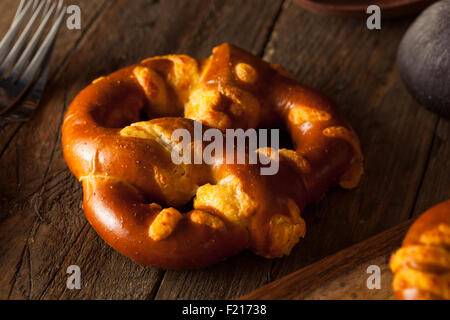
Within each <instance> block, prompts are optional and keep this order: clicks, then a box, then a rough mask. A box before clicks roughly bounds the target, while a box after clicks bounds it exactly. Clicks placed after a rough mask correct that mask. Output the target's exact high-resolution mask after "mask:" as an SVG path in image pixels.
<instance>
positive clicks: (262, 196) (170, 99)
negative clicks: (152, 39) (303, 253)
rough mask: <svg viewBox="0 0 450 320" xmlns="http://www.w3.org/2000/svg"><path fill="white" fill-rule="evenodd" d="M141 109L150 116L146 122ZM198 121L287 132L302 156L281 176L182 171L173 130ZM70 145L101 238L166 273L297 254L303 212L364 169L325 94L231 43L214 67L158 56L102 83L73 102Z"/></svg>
mask: <svg viewBox="0 0 450 320" xmlns="http://www.w3.org/2000/svg"><path fill="white" fill-rule="evenodd" d="M143 112H145V113H146V114H147V115H148V117H149V118H150V119H152V120H149V121H141V122H139V121H140V119H142V118H141V115H142V113H143ZM193 120H197V121H200V122H202V123H203V124H204V125H206V126H209V127H214V128H218V129H221V130H224V129H226V128H243V129H247V128H261V127H263V128H270V127H275V128H277V127H283V128H285V129H286V130H288V131H289V133H290V135H291V137H292V141H293V144H294V146H296V150H295V151H294V150H288V149H281V150H279V171H278V173H277V174H276V175H273V176H263V175H261V174H260V171H259V169H260V167H261V165H260V164H256V165H254V164H226V163H225V162H224V161H222V162H223V163H221V162H220V161H217V162H216V163H214V164H213V165H206V164H181V165H175V164H174V163H173V162H172V161H171V157H170V154H171V150H172V149H173V148H174V147H175V145H176V142H177V141H172V139H171V137H172V132H173V131H174V130H175V129H178V128H184V129H186V130H188V131H189V132H191V133H193V123H194V121H193ZM130 124H131V125H130ZM62 143H63V150H64V156H65V159H66V161H67V163H68V166H69V168H70V170H71V171H72V172H73V174H74V175H75V176H76V177H77V178H78V179H80V180H81V181H82V183H83V189H84V204H83V209H84V211H85V213H86V216H87V218H88V220H89V222H90V223H91V224H92V226H93V227H94V228H95V230H96V231H97V232H98V233H99V235H100V236H101V237H102V238H103V239H104V240H105V241H106V242H107V243H109V244H110V245H111V246H112V247H113V248H115V249H116V250H118V251H119V252H121V253H122V254H124V255H126V256H128V257H130V258H132V259H133V260H135V261H137V262H138V263H141V264H145V265H154V266H160V267H164V268H175V269H184V268H196V267H204V266H207V265H210V264H213V263H215V262H218V261H220V260H223V259H225V258H227V257H229V256H230V255H232V254H235V253H237V252H239V251H241V250H243V249H247V248H249V249H251V250H252V251H254V252H255V253H257V254H259V255H262V256H265V257H268V258H272V257H280V256H282V255H285V254H289V252H290V251H291V249H292V247H293V246H294V245H295V244H296V243H297V242H298V241H299V238H300V237H303V236H304V235H305V231H306V228H305V222H304V220H303V219H302V218H301V216H300V212H301V210H303V208H304V207H305V205H306V204H307V203H309V202H311V201H315V200H318V199H320V198H321V197H322V196H323V194H324V193H325V191H326V189H327V188H328V187H329V185H330V184H332V183H333V182H335V181H336V182H339V183H340V184H341V186H343V187H344V188H353V187H355V186H356V185H357V184H358V182H359V179H360V175H361V174H362V160H363V159H362V154H361V151H360V147H359V141H358V138H357V137H356V135H355V133H354V132H353V130H352V128H351V127H350V126H349V124H348V123H347V122H346V121H345V120H344V119H343V117H342V116H341V115H340V114H339V112H338V110H337V109H336V108H335V106H334V105H333V104H332V103H331V102H330V101H329V100H328V99H327V98H325V97H324V96H322V95H321V94H319V93H317V92H315V91H313V90H312V89H310V88H307V87H305V86H302V85H300V84H298V83H297V82H295V81H294V80H293V79H292V77H291V76H290V75H289V74H288V73H287V72H286V71H284V70H283V69H282V68H281V67H279V66H277V65H270V64H268V63H266V62H264V61H262V60H260V59H258V58H257V57H254V56H253V55H251V54H249V53H247V52H245V51H243V50H241V49H238V48H236V47H233V46H231V45H229V44H223V45H221V46H218V47H216V48H215V49H214V50H213V54H212V56H211V57H209V58H208V59H206V60H202V61H199V60H195V59H193V58H191V57H189V56H185V55H168V56H162V57H155V58H150V59H147V60H144V61H142V63H140V64H138V65H134V66H130V67H127V68H124V69H122V70H119V71H117V72H115V73H113V74H111V75H109V76H106V77H102V78H99V79H97V80H95V81H94V82H93V83H92V84H91V85H90V86H88V87H87V88H85V89H84V90H83V91H82V92H81V93H80V94H79V95H78V96H77V97H76V98H75V99H74V101H73V102H72V104H71V106H70V108H69V110H68V112H67V114H66V117H65V120H64V124H63V136H62ZM204 147H205V145H203V147H202V148H204ZM258 152H262V153H264V154H265V155H266V156H270V155H271V154H272V152H276V150H273V149H270V148H269V149H265V150H258ZM247 156H248V154H247ZM193 198H194V201H193V208H194V209H193V210H191V211H189V212H187V213H181V212H180V211H182V208H183V207H185V206H186V204H188V203H189V202H190V201H191V200H192V199H193ZM158 203H160V204H158Z"/></svg>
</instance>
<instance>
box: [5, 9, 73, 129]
mask: <svg viewBox="0 0 450 320" xmlns="http://www.w3.org/2000/svg"><path fill="white" fill-rule="evenodd" d="M55 9H56V10H55ZM41 12H43V15H42V19H41V23H40V24H39V25H38V26H37V24H36V20H37V18H38V17H39V15H40V13H41ZM54 12H56V14H55V17H54V19H53V24H52V26H51V28H50V31H49V33H48V35H47V36H46V38H45V39H44V41H43V42H42V44H41V45H40V47H39V48H38V49H37V45H38V43H39V41H40V39H41V38H42V36H43V33H44V30H45V28H46V27H47V26H48V22H49V20H50V17H51V16H52V14H53V13H54ZM65 12H66V8H65V7H63V0H59V2H58V4H56V3H55V2H53V1H51V0H42V1H41V0H28V1H27V0H21V2H20V4H19V8H18V9H17V12H16V15H15V18H14V20H13V23H12V24H11V27H10V29H9V31H8V32H7V33H6V35H5V36H4V38H3V40H2V41H1V42H0V63H1V65H0V77H2V78H1V79H0V117H2V119H1V120H0V128H1V127H2V126H4V125H5V124H6V123H8V122H10V121H25V120H27V119H29V118H30V117H31V115H32V114H33V111H34V110H35V109H36V107H37V105H38V104H39V101H40V98H41V95H42V92H43V89H44V88H45V85H46V83H47V79H48V74H49V67H50V57H51V53H52V51H53V50H52V49H53V44H54V41H55V39H56V35H57V32H58V30H59V27H60V26H61V23H62V20H63V18H64V15H65ZM27 16H30V19H29V20H28V23H27V24H26V26H25V27H24V29H23V31H22V33H21V35H20V36H19V37H18V39H17V41H16V43H15V44H14V46H13V47H12V48H11V49H10V51H9V53H8V50H9V48H10V45H11V43H12V41H13V39H14V38H15V37H16V36H17V34H18V32H19V30H20V28H21V27H22V26H23V24H24V23H25V20H26V17H27ZM33 27H37V29H36V32H35V33H34V35H33V37H32V38H31V40H30V41H29V42H28V44H27V45H26V48H25V49H24V50H23V48H24V47H25V44H26V43H27V41H28V39H29V38H30V37H31V34H32V30H33ZM5 55H6V58H4V59H3V57H4V56H5ZM19 56H20V57H19ZM30 60H31V61H30ZM29 89H30V90H29ZM28 91H29V94H28V96H27V97H26V99H25V101H24V102H23V103H22V104H20V105H17V107H14V106H15V105H16V104H17V103H18V101H19V100H20V99H21V98H22V97H23V96H24V95H25V94H26V93H27V92H28ZM13 107H14V108H13ZM11 108H13V109H11ZM10 109H11V110H10ZM8 110H10V111H9V112H8Z"/></svg>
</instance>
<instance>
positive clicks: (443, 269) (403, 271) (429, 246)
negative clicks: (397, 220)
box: [390, 200, 450, 300]
mask: <svg viewBox="0 0 450 320" xmlns="http://www.w3.org/2000/svg"><path fill="white" fill-rule="evenodd" d="M390 266H391V270H392V272H394V281H393V284H392V286H393V289H394V292H395V295H396V297H397V298H398V299H401V300H436V299H439V300H441V299H445V300H450V200H448V201H446V202H443V203H441V204H439V205H437V206H434V207H433V208H431V209H429V210H428V211H427V212H425V213H424V214H423V215H422V216H421V217H420V218H419V219H417V221H416V222H415V223H414V224H413V225H412V226H411V228H410V229H409V231H408V234H407V235H406V237H405V239H404V240H403V246H402V248H401V249H399V250H398V251H397V252H396V253H395V254H393V255H392V257H391V262H390Z"/></svg>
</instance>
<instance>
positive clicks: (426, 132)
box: [265, 1, 437, 279]
mask: <svg viewBox="0 0 450 320" xmlns="http://www.w3.org/2000/svg"><path fill="white" fill-rule="evenodd" d="M410 22H411V19H402V20H398V21H385V22H383V24H382V30H379V31H369V30H368V29H367V28H366V25H365V20H358V19H344V18H336V17H334V18H333V17H324V16H319V15H313V14H310V13H308V12H306V11H305V10H303V9H302V8H300V7H298V6H296V5H295V3H293V2H292V1H288V2H286V4H285V7H284V9H283V12H282V14H281V15H280V19H279V21H278V22H277V24H276V26H275V28H274V32H273V35H272V38H271V40H270V42H269V44H268V47H267V50H266V54H265V58H266V59H268V60H271V61H273V62H277V63H280V64H282V65H284V66H285V67H286V68H287V69H288V70H289V71H291V72H293V73H294V74H295V75H296V77H297V79H298V80H300V81H302V82H304V83H306V84H309V85H311V86H313V87H316V88H317V89H319V90H321V91H322V92H324V93H326V94H327V95H328V96H330V97H331V98H333V99H334V100H336V101H337V103H338V104H339V105H340V106H341V108H342V109H343V111H344V113H345V114H346V115H347V117H348V118H349V121H350V122H351V124H352V125H353V127H354V128H355V130H356V132H357V133H358V135H359V137H360V140H361V145H362V148H363V152H364V154H365V174H364V176H363V178H362V180H361V183H360V186H359V187H358V188H357V189H355V190H351V191H345V190H341V189H339V188H336V189H333V190H331V191H330V192H329V193H328V194H327V195H326V196H325V198H324V199H323V200H322V201H321V202H320V203H317V204H313V205H311V206H309V207H307V208H306V210H305V212H304V213H303V215H304V217H305V218H306V221H307V235H306V239H305V240H304V241H301V243H300V244H299V245H298V246H297V247H296V248H294V250H293V252H292V253H291V255H290V256H288V257H286V258H284V259H281V260H277V261H276V263H275V265H274V268H273V270H272V274H271V276H270V277H271V278H273V279H277V278H279V277H281V276H283V275H285V274H288V273H290V272H292V271H294V270H296V269H298V268H300V267H302V266H305V265H308V264H310V263H312V262H314V261H317V260H318V259H321V258H323V257H325V256H327V255H330V254H332V253H333V252H337V251H338V250H340V249H343V248H346V247H349V246H350V245H352V244H354V243H357V242H359V241H362V240H364V239H367V238H368V237H369V236H371V235H374V234H376V233H379V232H381V231H383V230H386V229H388V228H390V227H392V226H394V225H396V224H398V223H400V222H402V221H404V220H406V219H408V218H409V216H410V213H411V211H412V209H413V205H414V202H415V198H416V193H417V190H418V187H419V184H420V182H421V178H422V175H423V172H424V169H425V166H426V161H427V158H428V152H429V148H430V145H431V141H432V138H433V135H434V127H435V123H436V121H437V117H436V116H434V115H432V114H430V113H429V112H427V111H426V110H424V109H423V108H421V107H420V106H418V104H417V103H415V102H414V100H413V99H412V98H411V97H410V95H409V94H408V92H407V91H406V89H405V88H404V86H403V84H402V82H401V80H400V78H399V76H398V72H397V67H396V50H397V46H398V43H399V41H400V39H401V36H402V34H403V33H404V31H405V30H406V29H407V27H408V25H409V24H410ZM293 26H297V27H296V28H295V32H293V30H292V29H293Z"/></svg>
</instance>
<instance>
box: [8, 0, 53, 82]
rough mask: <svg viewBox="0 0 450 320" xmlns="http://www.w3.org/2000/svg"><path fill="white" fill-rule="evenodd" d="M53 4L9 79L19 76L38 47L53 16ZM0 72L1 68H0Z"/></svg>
mask: <svg viewBox="0 0 450 320" xmlns="http://www.w3.org/2000/svg"><path fill="white" fill-rule="evenodd" d="M55 6H56V5H55V4H54V3H53V4H52V6H51V7H50V9H49V11H48V12H47V13H46V14H45V16H44V18H43V20H42V22H41V24H40V26H39V28H38V30H37V31H36V32H35V34H34V35H33V38H32V39H31V41H30V42H29V43H28V45H27V47H26V49H25V51H24V52H23V53H22V56H21V57H20V58H19V60H18V61H17V63H16V64H15V65H14V68H13V69H12V71H11V74H10V75H9V77H10V78H12V79H15V78H17V77H18V76H19V74H20V73H21V72H22V70H23V67H24V66H25V63H26V62H27V61H28V59H29V58H30V56H31V54H32V53H33V52H34V50H35V49H36V46H37V45H38V42H39V41H40V40H41V37H42V34H43V33H44V30H45V27H46V26H47V23H48V21H49V19H50V17H51V16H52V14H53V11H54V10H55ZM0 72H1V67H0Z"/></svg>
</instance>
